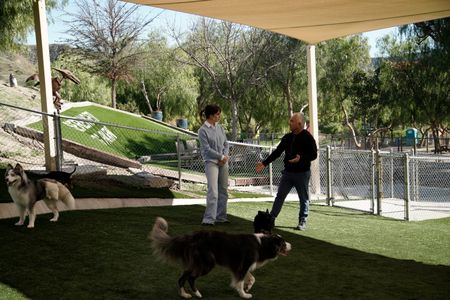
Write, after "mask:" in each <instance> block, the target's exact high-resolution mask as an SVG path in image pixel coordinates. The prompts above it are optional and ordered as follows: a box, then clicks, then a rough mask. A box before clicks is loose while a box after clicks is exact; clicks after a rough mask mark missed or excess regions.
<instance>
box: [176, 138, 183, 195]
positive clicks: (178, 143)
mask: <svg viewBox="0 0 450 300" xmlns="http://www.w3.org/2000/svg"><path fill="white" fill-rule="evenodd" d="M177 159H178V188H179V189H180V190H181V181H182V180H181V151H180V135H179V134H177Z"/></svg>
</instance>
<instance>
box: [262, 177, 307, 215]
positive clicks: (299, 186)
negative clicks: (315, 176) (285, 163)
mask: <svg viewBox="0 0 450 300" xmlns="http://www.w3.org/2000/svg"><path fill="white" fill-rule="evenodd" d="M310 177H311V171H306V172H300V173H291V172H286V171H283V175H282V176H281V181H280V185H279V186H278V193H277V196H276V197H275V201H274V203H273V205H272V211H271V212H270V214H271V215H272V217H274V218H276V217H277V216H278V214H279V213H280V211H281V208H282V207H283V203H284V200H285V199H286V196H287V195H288V194H289V192H290V191H291V189H292V187H295V189H296V190H297V194H298V198H299V200H300V211H299V214H298V220H299V222H300V220H302V219H305V220H306V218H307V217H308V211H309V193H308V184H309V178H310Z"/></svg>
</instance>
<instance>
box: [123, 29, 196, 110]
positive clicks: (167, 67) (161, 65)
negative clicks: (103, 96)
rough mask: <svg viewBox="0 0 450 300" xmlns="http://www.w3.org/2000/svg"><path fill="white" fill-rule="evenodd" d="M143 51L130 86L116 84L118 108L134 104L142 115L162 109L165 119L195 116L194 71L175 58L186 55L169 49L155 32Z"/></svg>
mask: <svg viewBox="0 0 450 300" xmlns="http://www.w3.org/2000/svg"><path fill="white" fill-rule="evenodd" d="M143 49H144V51H145V53H146V55H144V56H143V57H142V59H141V60H140V63H139V66H137V67H136V68H135V70H134V71H133V73H132V76H133V80H132V81H131V82H130V84H122V83H121V84H120V85H119V90H118V102H119V103H120V105H121V107H123V105H126V102H129V101H134V102H135V103H136V106H137V107H138V109H139V112H142V113H144V114H148V113H151V112H153V111H154V110H156V111H158V110H164V115H165V117H166V119H170V118H172V117H176V116H184V117H195V112H194V113H192V111H195V100H196V98H197V96H198V85H197V80H196V78H195V75H194V68H193V67H192V66H189V65H185V64H182V63H180V62H178V61H177V59H176V57H180V56H181V57H182V56H185V54H184V53H182V52H180V51H177V50H174V49H172V48H170V47H169V46H168V45H167V40H166V38H165V37H163V36H162V35H161V34H159V33H157V32H151V33H150V34H149V39H148V42H147V44H146V45H145V46H144V47H143ZM143 92H145V93H146V94H147V96H145V94H144V93H143Z"/></svg>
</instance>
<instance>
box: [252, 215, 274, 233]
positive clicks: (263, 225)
mask: <svg viewBox="0 0 450 300" xmlns="http://www.w3.org/2000/svg"><path fill="white" fill-rule="evenodd" d="M274 227H275V218H274V217H272V216H271V215H270V213H269V210H266V211H261V210H260V211H258V214H257V215H256V216H255V219H254V220H253V228H254V230H255V233H260V232H262V233H271V232H272V229H273V228H274Z"/></svg>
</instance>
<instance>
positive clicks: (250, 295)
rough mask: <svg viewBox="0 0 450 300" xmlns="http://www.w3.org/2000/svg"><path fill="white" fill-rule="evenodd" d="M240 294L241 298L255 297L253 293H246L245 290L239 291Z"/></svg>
mask: <svg viewBox="0 0 450 300" xmlns="http://www.w3.org/2000/svg"><path fill="white" fill-rule="evenodd" d="M239 296H241V298H244V299H250V298H252V297H253V296H252V294H249V293H245V292H243V293H239Z"/></svg>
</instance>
